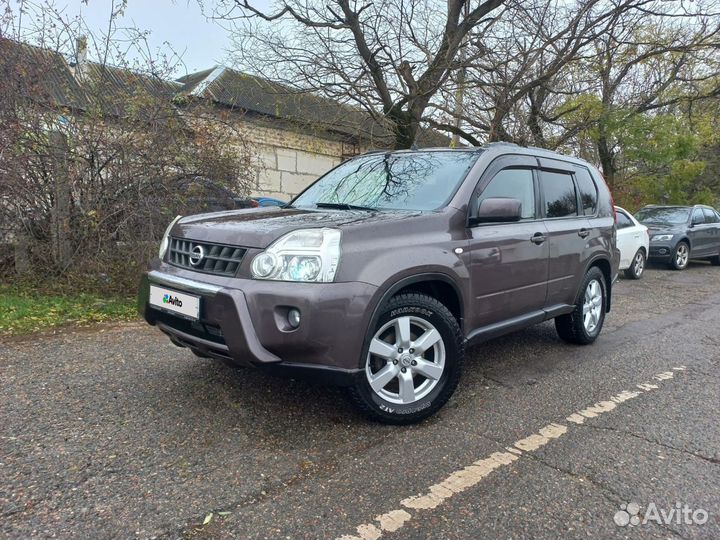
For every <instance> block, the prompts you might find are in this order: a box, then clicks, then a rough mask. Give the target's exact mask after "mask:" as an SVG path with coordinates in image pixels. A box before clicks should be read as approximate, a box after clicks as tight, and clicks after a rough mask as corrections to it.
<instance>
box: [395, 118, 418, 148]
mask: <svg viewBox="0 0 720 540" xmlns="http://www.w3.org/2000/svg"><path fill="white" fill-rule="evenodd" d="M388 117H389V118H390V120H391V121H392V123H393V134H394V135H395V142H394V149H395V150H407V149H409V148H411V147H412V145H413V144H415V139H416V138H417V132H418V128H419V126H420V122H418V121H417V120H416V119H415V118H414V117H413V115H412V113H409V112H407V111H397V112H396V111H392V112H391V113H390V114H389V115H388Z"/></svg>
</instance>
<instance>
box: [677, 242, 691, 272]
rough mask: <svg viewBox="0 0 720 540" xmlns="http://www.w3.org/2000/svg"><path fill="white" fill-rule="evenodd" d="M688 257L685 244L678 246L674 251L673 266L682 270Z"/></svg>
mask: <svg viewBox="0 0 720 540" xmlns="http://www.w3.org/2000/svg"><path fill="white" fill-rule="evenodd" d="M689 257H690V250H689V249H688V247H687V245H686V244H680V245H679V246H678V247H677V250H676V251H675V265H676V266H677V267H678V268H684V267H685V266H686V265H687V263H688V259H689Z"/></svg>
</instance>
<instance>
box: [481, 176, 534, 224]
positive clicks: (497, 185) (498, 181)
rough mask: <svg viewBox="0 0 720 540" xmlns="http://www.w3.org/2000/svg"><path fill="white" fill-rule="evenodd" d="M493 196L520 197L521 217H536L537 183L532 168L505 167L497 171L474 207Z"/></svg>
mask: <svg viewBox="0 0 720 540" xmlns="http://www.w3.org/2000/svg"><path fill="white" fill-rule="evenodd" d="M491 197H502V198H511V199H518V200H519V201H520V204H521V207H520V217H522V219H533V218H535V184H534V183H533V175H532V171H531V170H530V169H504V170H502V171H500V172H499V173H497V174H496V175H495V176H494V177H493V179H492V180H490V183H489V184H488V185H487V186H486V187H485V189H484V190H483V192H482V194H481V195H480V196H479V197H478V200H477V204H475V205H474V208H475V209H477V208H479V207H480V203H481V202H482V201H484V200H485V199H489V198H491Z"/></svg>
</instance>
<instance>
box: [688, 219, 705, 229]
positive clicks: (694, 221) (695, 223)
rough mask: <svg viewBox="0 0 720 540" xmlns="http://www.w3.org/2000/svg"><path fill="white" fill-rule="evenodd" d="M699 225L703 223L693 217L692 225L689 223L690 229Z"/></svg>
mask: <svg viewBox="0 0 720 540" xmlns="http://www.w3.org/2000/svg"><path fill="white" fill-rule="evenodd" d="M701 223H703V222H702V221H700V219H699V218H696V217H694V218H693V219H692V223H690V226H691V227H694V226H695V225H700V224H701Z"/></svg>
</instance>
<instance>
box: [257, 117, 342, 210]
mask: <svg viewBox="0 0 720 540" xmlns="http://www.w3.org/2000/svg"><path fill="white" fill-rule="evenodd" d="M245 122H246V123H247V124H248V125H247V129H246V131H245V133H246V136H247V139H248V141H249V142H250V143H251V144H252V145H253V148H254V153H255V163H256V166H257V182H256V186H255V189H254V190H253V191H252V195H254V196H265V197H275V198H277V199H282V200H284V201H289V200H290V199H291V198H292V197H294V196H295V195H297V194H298V193H300V192H301V191H302V190H303V189H305V188H306V187H307V186H308V185H310V184H311V183H312V182H313V181H315V180H316V179H317V178H318V177H319V176H321V175H322V174H324V173H326V172H327V171H329V170H330V169H332V168H333V167H335V166H336V165H338V164H339V163H340V162H341V160H342V155H343V145H342V144H341V143H340V142H337V141H332V140H328V139H324V138H320V137H316V136H313V135H309V134H302V133H297V132H294V131H289V130H283V129H275V128H271V127H267V126H263V125H258V124H255V123H252V122H251V121H247V120H246V121H245ZM345 150H347V147H345Z"/></svg>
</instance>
